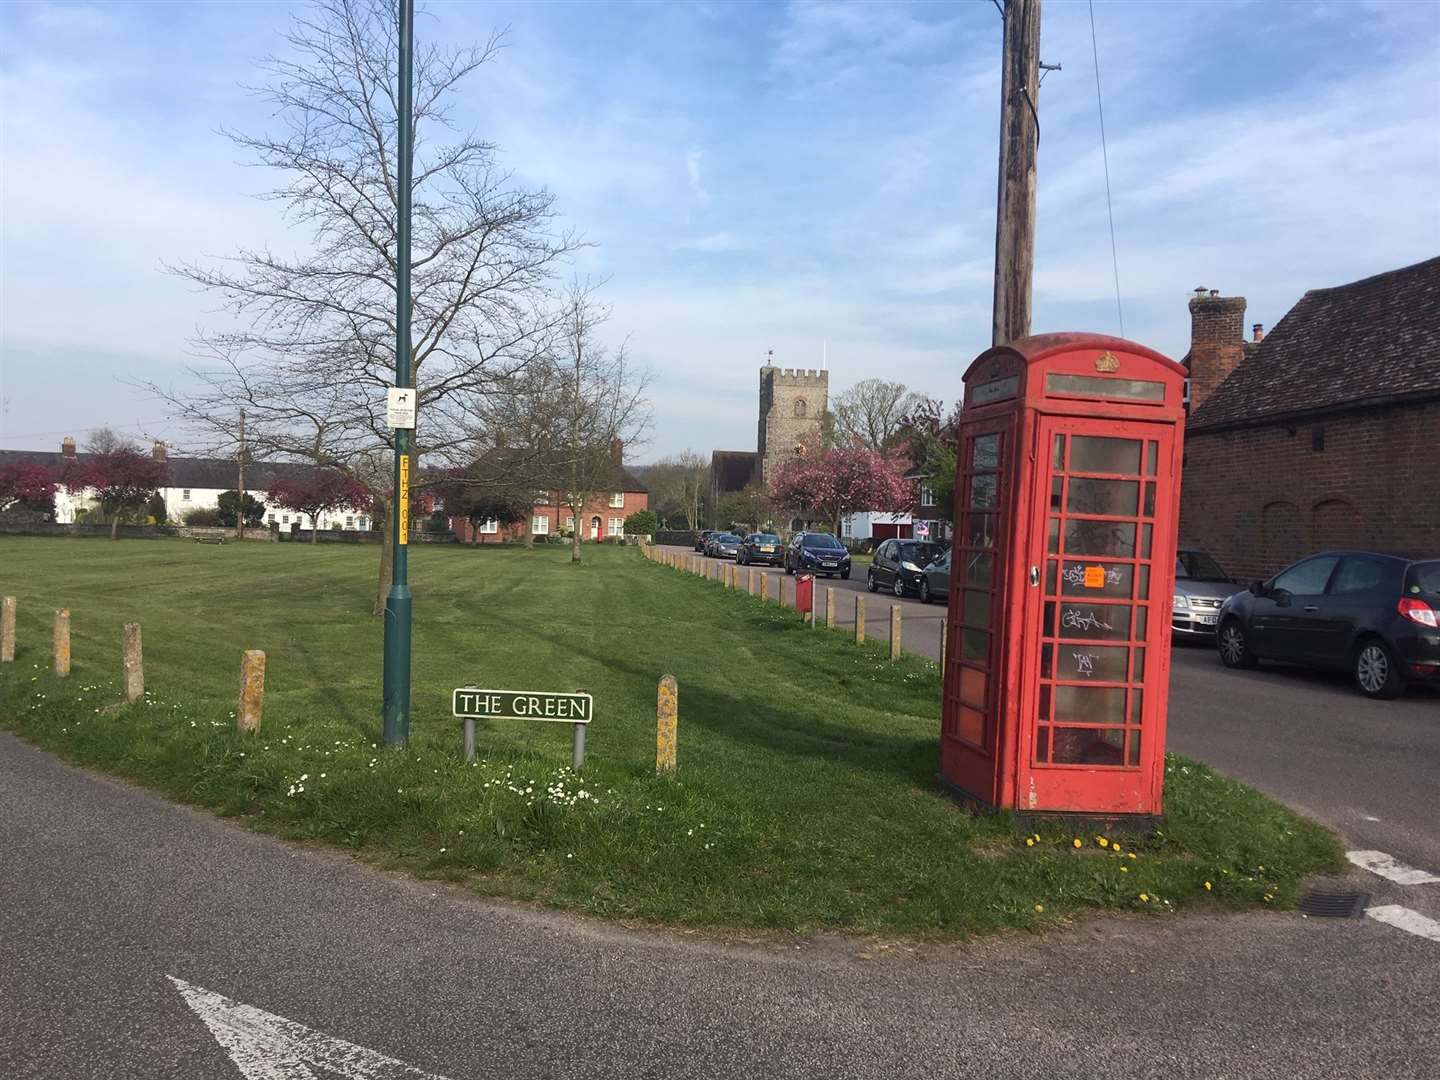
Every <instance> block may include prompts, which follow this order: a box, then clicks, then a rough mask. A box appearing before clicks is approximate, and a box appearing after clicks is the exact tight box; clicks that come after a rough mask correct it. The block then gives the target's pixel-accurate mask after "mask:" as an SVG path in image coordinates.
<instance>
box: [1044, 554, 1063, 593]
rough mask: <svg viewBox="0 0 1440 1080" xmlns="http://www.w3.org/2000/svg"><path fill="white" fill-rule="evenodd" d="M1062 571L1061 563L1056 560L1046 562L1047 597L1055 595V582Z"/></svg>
mask: <svg viewBox="0 0 1440 1080" xmlns="http://www.w3.org/2000/svg"><path fill="white" fill-rule="evenodd" d="M1059 570H1060V563H1059V561H1058V560H1056V559H1047V560H1046V562H1045V595H1046V596H1054V595H1055V580H1056V577H1057V575H1058V573H1059Z"/></svg>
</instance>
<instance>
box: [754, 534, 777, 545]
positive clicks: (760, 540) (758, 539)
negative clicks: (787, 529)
mask: <svg viewBox="0 0 1440 1080" xmlns="http://www.w3.org/2000/svg"><path fill="white" fill-rule="evenodd" d="M750 541H751V543H755V544H778V543H780V538H779V537H778V536H776V535H775V534H774V533H756V534H755V535H754V536H752V537H751V538H750Z"/></svg>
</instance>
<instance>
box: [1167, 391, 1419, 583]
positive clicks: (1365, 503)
mask: <svg viewBox="0 0 1440 1080" xmlns="http://www.w3.org/2000/svg"><path fill="white" fill-rule="evenodd" d="M1436 432H1440V402H1430V403H1425V404H1420V405H1412V406H1397V407H1391V408H1386V409H1375V410H1370V411H1366V412H1357V413H1350V414H1346V415H1340V416H1333V417H1328V418H1323V419H1317V420H1313V421H1304V422H1300V423H1296V424H1292V425H1289V426H1287V425H1285V424H1270V425H1266V426H1264V427H1254V428H1240V429H1236V430H1231V431H1223V432H1213V433H1208V432H1204V431H1197V432H1190V433H1187V435H1186V438H1185V475H1184V481H1183V485H1182V487H1181V497H1180V541H1181V544H1182V545H1188V546H1194V547H1200V548H1204V549H1206V550H1207V551H1209V552H1211V553H1212V554H1213V555H1214V556H1215V557H1216V558H1217V559H1219V560H1220V564H1221V565H1222V566H1223V567H1225V568H1226V570H1228V571H1229V572H1230V574H1231V575H1232V576H1234V577H1235V578H1237V579H1239V580H1241V581H1246V582H1248V581H1252V580H1254V579H1256V578H1264V577H1268V576H1269V575H1270V574H1272V573H1274V572H1275V571H1276V570H1278V569H1280V568H1281V567H1283V566H1284V565H1286V564H1287V563H1289V562H1292V561H1294V560H1295V559H1297V558H1299V557H1300V556H1302V555H1306V554H1308V553H1310V552H1312V551H1319V550H1323V549H1325V548H1340V547H1355V548H1371V549H1375V550H1379V551H1394V552H1397V553H1401V554H1414V555H1433V556H1436V557H1440V481H1437V480H1436V477H1440V438H1437V437H1436Z"/></svg>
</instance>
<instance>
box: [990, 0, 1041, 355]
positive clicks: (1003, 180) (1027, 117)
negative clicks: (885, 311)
mask: <svg viewBox="0 0 1440 1080" xmlns="http://www.w3.org/2000/svg"><path fill="white" fill-rule="evenodd" d="M1039 110H1040V0H1005V45H1004V49H1003V56H1002V61H1001V76H1000V191H999V196H998V200H997V204H996V211H995V307H994V327H993V332H992V335H991V344H992V345H1003V344H1005V343H1006V342H1007V341H1014V340H1015V339H1016V338H1022V337H1026V336H1027V335H1028V334H1029V333H1030V279H1031V277H1032V274H1033V272H1034V268H1035V159H1036V155H1037V151H1038V150H1039V143H1040V119H1039Z"/></svg>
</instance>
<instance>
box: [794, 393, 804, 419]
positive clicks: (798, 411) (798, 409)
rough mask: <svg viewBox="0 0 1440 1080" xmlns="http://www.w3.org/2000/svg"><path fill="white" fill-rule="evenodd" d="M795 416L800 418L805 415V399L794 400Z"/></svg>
mask: <svg viewBox="0 0 1440 1080" xmlns="http://www.w3.org/2000/svg"><path fill="white" fill-rule="evenodd" d="M795 415H796V416H802V417H803V416H804V415H805V399H804V398H803V397H802V398H796V399H795Z"/></svg>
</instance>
